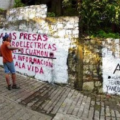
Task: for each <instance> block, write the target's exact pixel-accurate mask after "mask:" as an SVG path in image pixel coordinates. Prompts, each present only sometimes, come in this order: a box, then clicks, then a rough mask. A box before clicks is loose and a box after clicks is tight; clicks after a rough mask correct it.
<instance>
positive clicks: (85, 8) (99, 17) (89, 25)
mask: <svg viewBox="0 0 120 120" xmlns="http://www.w3.org/2000/svg"><path fill="white" fill-rule="evenodd" d="M78 12H79V16H80V18H81V21H80V26H81V27H82V28H84V29H85V30H86V31H88V33H90V31H99V30H100V29H101V28H102V29H104V28H107V27H109V28H110V25H111V24H112V23H113V24H115V25H120V4H118V3H117V0H112V1H110V0H101V1H99V0H98V1H96V0H93V1H92V2H91V0H83V1H82V3H79V4H78Z"/></svg>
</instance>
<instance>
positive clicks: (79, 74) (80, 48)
mask: <svg viewBox="0 0 120 120" xmlns="http://www.w3.org/2000/svg"><path fill="white" fill-rule="evenodd" d="M81 5H82V0H78V13H79V11H80V10H81ZM81 20H82V18H81V16H80V14H79V39H78V46H77V58H78V62H77V80H76V82H75V88H76V89H77V90H80V91H82V89H83V59H84V39H83V38H82V28H81V25H80V24H81Z"/></svg>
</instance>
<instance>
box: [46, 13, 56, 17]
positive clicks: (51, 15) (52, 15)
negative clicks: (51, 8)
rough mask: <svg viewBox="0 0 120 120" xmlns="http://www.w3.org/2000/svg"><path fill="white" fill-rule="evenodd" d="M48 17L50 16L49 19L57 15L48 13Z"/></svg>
mask: <svg viewBox="0 0 120 120" xmlns="http://www.w3.org/2000/svg"><path fill="white" fill-rule="evenodd" d="M47 16H48V17H55V13H54V12H48V13H47Z"/></svg>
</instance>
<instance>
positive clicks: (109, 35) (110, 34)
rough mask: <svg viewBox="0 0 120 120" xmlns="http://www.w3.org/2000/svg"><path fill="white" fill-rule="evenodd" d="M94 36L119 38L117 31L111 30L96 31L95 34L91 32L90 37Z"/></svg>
mask: <svg viewBox="0 0 120 120" xmlns="http://www.w3.org/2000/svg"><path fill="white" fill-rule="evenodd" d="M94 37H100V38H114V39H116V38H120V34H119V33H112V32H108V33H107V32H105V31H103V30H100V31H98V32H97V33H96V34H95V33H94V34H92V35H91V38H94Z"/></svg>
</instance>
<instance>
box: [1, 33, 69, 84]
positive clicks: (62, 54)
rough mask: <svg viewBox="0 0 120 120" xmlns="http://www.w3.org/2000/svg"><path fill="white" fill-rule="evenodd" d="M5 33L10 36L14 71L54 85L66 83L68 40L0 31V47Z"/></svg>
mask: <svg viewBox="0 0 120 120" xmlns="http://www.w3.org/2000/svg"><path fill="white" fill-rule="evenodd" d="M5 33H7V34H10V36H11V38H12V41H11V46H13V47H19V48H22V51H21V52H19V51H18V50H14V51H13V59H14V64H15V68H16V71H18V72H20V73H22V74H25V75H28V76H34V77H35V78H37V79H39V80H42V81H48V82H56V83H67V80H68V73H67V69H68V68H67V57H68V49H69V45H70V40H69V39H65V38H53V37H50V36H48V35H47V34H37V33H28V32H18V31H12V32H10V31H0V45H1V44H2V37H3V36H4V35H5ZM0 64H2V59H0Z"/></svg>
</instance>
